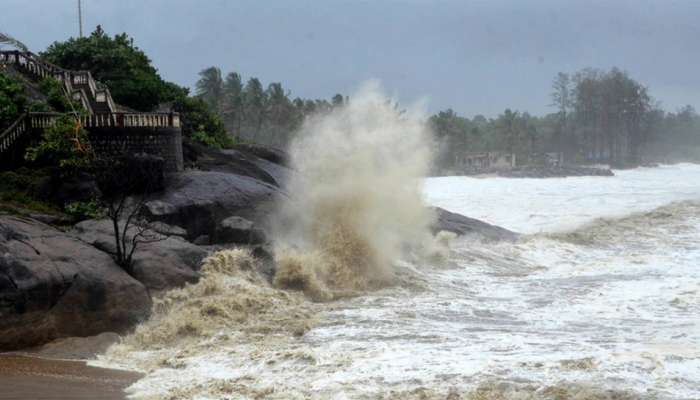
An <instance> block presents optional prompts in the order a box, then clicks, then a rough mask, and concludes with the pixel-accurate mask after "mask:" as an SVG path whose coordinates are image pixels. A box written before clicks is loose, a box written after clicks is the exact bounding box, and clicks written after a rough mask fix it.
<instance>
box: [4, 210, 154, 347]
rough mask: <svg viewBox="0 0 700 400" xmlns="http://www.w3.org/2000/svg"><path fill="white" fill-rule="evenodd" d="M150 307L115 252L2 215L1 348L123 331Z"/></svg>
mask: <svg viewBox="0 0 700 400" xmlns="http://www.w3.org/2000/svg"><path fill="white" fill-rule="evenodd" d="M150 307H151V300H150V298H149V296H148V292H147V290H146V287H145V286H144V285H142V284H141V283H140V282H139V281H137V280H136V279H134V278H132V277H131V276H129V275H128V274H126V273H125V272H124V271H123V270H122V269H121V268H119V266H117V265H116V264H115V263H114V261H113V260H112V258H111V257H110V256H109V255H108V254H106V253H104V252H101V251H99V250H98V249H96V248H95V247H92V246H90V245H88V244H86V243H84V242H82V241H80V240H78V239H77V238H75V237H73V236H71V235H69V234H66V233H64V232H62V231H59V230H57V229H55V228H52V227H50V226H48V225H45V224H43V223H41V222H38V221H35V220H29V219H23V218H19V217H12V216H0V350H10V349H16V348H22V347H27V346H32V345H37V344H41V343H45V342H47V341H49V340H52V339H55V338H58V337H65V336H87V335H94V334H97V333H100V332H104V331H121V330H124V329H126V328H128V327H130V326H133V325H134V324H135V323H137V322H138V321H140V320H142V319H144V318H146V317H147V316H148V314H149V312H150Z"/></svg>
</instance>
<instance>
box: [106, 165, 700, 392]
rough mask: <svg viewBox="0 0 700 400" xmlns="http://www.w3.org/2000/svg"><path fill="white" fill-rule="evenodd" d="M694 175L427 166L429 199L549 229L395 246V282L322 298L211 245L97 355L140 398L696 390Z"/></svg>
mask: <svg viewBox="0 0 700 400" xmlns="http://www.w3.org/2000/svg"><path fill="white" fill-rule="evenodd" d="M698 178H700V167H698V166H695V165H678V166H664V167H661V168H655V169H638V170H632V171H624V172H618V175H617V176H616V177H614V178H605V177H597V178H568V179H547V180H538V181H533V180H520V179H518V180H516V179H493V180H478V179H470V178H456V177H453V178H435V179H428V180H427V182H426V186H425V188H426V189H425V190H426V195H427V197H428V198H429V199H431V201H432V202H433V203H434V204H436V205H440V206H444V207H447V208H449V209H450V210H452V211H461V212H464V213H465V214H468V215H474V216H479V217H481V218H483V219H485V220H486V221H487V222H490V223H496V224H504V225H506V227H508V228H511V229H516V230H520V231H529V232H533V231H545V233H536V234H532V235H527V236H525V237H523V238H522V239H521V240H519V241H518V242H516V243H490V244H487V243H479V242H475V241H473V240H465V239H456V240H452V250H451V252H450V253H449V254H445V255H443V256H446V260H443V261H442V262H435V263H426V262H423V263H417V262H407V261H397V262H396V263H395V265H394V269H395V276H396V279H395V284H394V285H393V286H389V287H384V288H382V289H380V290H377V291H370V292H365V293H363V294H362V295H360V296H355V297H350V298H342V299H338V300H334V301H330V302H325V303H317V302H312V301H309V300H306V299H304V297H303V296H302V295H301V294H300V293H298V292H285V291H281V290H278V289H276V288H274V287H272V286H271V285H270V284H268V283H267V282H265V281H264V280H262V279H260V278H259V277H257V276H255V275H254V274H252V272H251V271H252V269H251V268H250V266H249V264H250V263H251V262H253V261H252V260H251V259H250V258H249V256H248V255H246V254H243V253H240V252H234V253H233V254H228V255H226V254H223V255H219V256H217V257H215V258H214V259H210V260H209V261H208V262H207V266H205V277H204V279H203V280H202V281H201V282H200V283H199V284H197V285H195V286H191V287H188V288H186V289H183V290H180V291H175V292H173V293H171V294H169V295H168V297H166V299H165V300H163V301H161V302H159V303H158V304H160V305H161V306H158V307H157V313H156V317H155V318H154V319H153V320H152V321H149V322H148V323H146V324H144V325H143V326H141V327H140V328H139V330H137V332H136V333H135V334H134V335H132V336H129V337H127V338H125V340H124V342H123V343H122V344H121V345H119V346H116V347H115V348H113V349H112V350H110V352H109V353H108V354H107V355H106V356H105V357H103V359H102V360H101V361H100V362H99V363H98V364H100V365H108V366H112V367H114V366H118V367H122V368H130V369H136V370H141V371H143V372H145V373H146V374H147V375H146V377H145V378H144V379H142V380H141V381H139V382H137V383H136V384H135V385H133V386H132V387H131V388H130V389H129V390H130V393H131V394H132V396H133V397H134V398H138V399H188V398H191V399H220V398H232V399H239V398H246V399H247V398H250V399H257V398H271V399H307V398H311V399H327V398H334V399H355V398H360V399H375V398H384V399H432V398H435V399H451V400H452V399H555V398H556V399H637V398H662V399H694V398H699V397H700V361H699V360H700V322H699V321H698V319H699V318H698V316H699V315H700V270H698V265H700V203H699V202H698V201H697V200H698V199H700V179H698ZM499 191H500V194H499ZM469 192H473V195H471V196H463V195H460V193H463V194H466V193H469ZM515 194H517V196H515ZM512 196H515V197H516V198H513V197H512ZM688 198H694V199H695V200H694V201H683V200H686V199H688ZM543 199H546V200H543ZM659 206H661V207H660V208H658V207H659ZM521 214H523V215H526V216H525V217H522V216H520V215H521ZM615 215H618V216H619V215H626V217H623V218H612V219H610V218H609V217H610V216H615ZM562 216H571V218H568V217H567V218H564V219H563V217H562ZM599 217H607V218H603V219H600V218H599ZM531 224H532V226H531ZM571 224H578V227H577V228H576V229H574V230H573V231H571V230H570V231H568V232H564V233H562V232H561V231H562V230H563V229H564V228H563V227H565V226H569V225H571ZM533 226H534V227H533ZM528 227H530V228H529V229H525V228H528ZM207 310H208V311H207ZM226 316H229V317H230V318H228V317H226ZM190 325H192V326H190ZM297 325H298V326H297ZM307 329H308V331H307Z"/></svg>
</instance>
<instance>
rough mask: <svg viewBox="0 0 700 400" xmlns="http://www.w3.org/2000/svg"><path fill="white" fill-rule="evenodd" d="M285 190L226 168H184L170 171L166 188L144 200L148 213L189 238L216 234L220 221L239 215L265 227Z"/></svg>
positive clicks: (258, 225)
mask: <svg viewBox="0 0 700 400" xmlns="http://www.w3.org/2000/svg"><path fill="white" fill-rule="evenodd" d="M284 197H286V194H285V193H284V192H283V191H282V190H281V189H280V188H278V187H277V186H274V185H272V184H269V183H265V182H263V181H261V180H258V179H256V178H252V177H249V176H242V175H237V174H232V173H227V172H215V171H186V172H182V173H178V174H173V175H172V176H171V177H170V182H169V184H168V188H167V189H166V190H165V192H164V193H162V194H161V195H159V196H158V198H157V199H154V200H153V201H150V202H148V203H146V208H147V210H148V214H149V217H150V218H151V219H153V220H156V221H162V222H165V223H167V224H171V225H177V226H180V227H182V228H184V229H185V230H187V233H188V239H189V240H194V239H195V238H197V237H199V236H202V235H208V236H210V237H215V236H216V229H217V226H218V225H219V222H220V221H223V220H224V219H226V218H228V217H231V216H238V217H241V218H244V219H246V220H249V221H252V222H253V223H254V224H255V225H256V227H257V228H258V229H262V230H264V229H265V225H266V223H267V218H268V217H269V215H270V214H271V213H272V212H273V210H274V209H275V204H276V202H277V201H279V199H280V198H284Z"/></svg>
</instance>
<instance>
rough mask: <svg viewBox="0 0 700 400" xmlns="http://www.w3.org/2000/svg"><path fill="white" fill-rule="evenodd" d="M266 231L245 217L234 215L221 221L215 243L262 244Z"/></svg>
mask: <svg viewBox="0 0 700 400" xmlns="http://www.w3.org/2000/svg"><path fill="white" fill-rule="evenodd" d="M264 241H265V233H264V232H263V231H262V230H261V229H259V228H257V227H256V226H255V224H254V223H253V222H251V221H248V220H247V219H245V218H241V217H237V216H233V217H228V218H226V219H225V220H223V221H221V222H219V224H218V226H217V229H216V235H215V236H214V240H213V242H214V243H240V244H261V243H263V242H264Z"/></svg>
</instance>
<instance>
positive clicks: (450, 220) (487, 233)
mask: <svg viewBox="0 0 700 400" xmlns="http://www.w3.org/2000/svg"><path fill="white" fill-rule="evenodd" d="M433 210H434V212H435V216H436V218H435V222H434V223H433V225H432V226H431V229H432V231H433V233H437V232H440V231H448V232H452V233H456V234H457V235H474V236H477V237H480V238H482V239H485V240H507V241H513V240H516V239H517V238H518V234H517V233H515V232H513V231H509V230H508V229H505V228H501V227H499V226H495V225H491V224H487V223H486V222H483V221H479V220H478V219H474V218H469V217H465V216H464V215H461V214H457V213H453V212H450V211H447V210H445V209H442V208H439V207H434V208H433Z"/></svg>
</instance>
